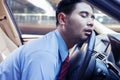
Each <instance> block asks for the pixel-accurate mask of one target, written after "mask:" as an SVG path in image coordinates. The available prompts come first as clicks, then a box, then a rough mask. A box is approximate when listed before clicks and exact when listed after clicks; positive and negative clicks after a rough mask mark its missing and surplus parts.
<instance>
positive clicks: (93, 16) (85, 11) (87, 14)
mask: <svg viewBox="0 0 120 80" xmlns="http://www.w3.org/2000/svg"><path fill="white" fill-rule="evenodd" d="M83 13H85V14H87V15H89V13H88V12H87V11H81V12H80V14H83ZM91 18H93V19H95V16H94V15H93V14H92V16H91Z"/></svg>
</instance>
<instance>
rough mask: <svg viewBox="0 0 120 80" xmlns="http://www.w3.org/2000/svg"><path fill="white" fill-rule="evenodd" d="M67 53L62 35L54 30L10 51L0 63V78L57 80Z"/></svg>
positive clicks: (6, 79)
mask: <svg viewBox="0 0 120 80" xmlns="http://www.w3.org/2000/svg"><path fill="white" fill-rule="evenodd" d="M67 55H68V48H67V46H66V44H65V42H64V40H63V38H62V36H61V35H60V33H59V32H58V30H54V31H52V32H50V33H48V34H46V35H45V36H43V37H42V38H39V39H36V40H33V41H30V42H28V43H26V44H25V45H23V46H21V47H19V48H18V49H17V50H15V51H14V52H13V53H11V54H10V55H9V56H8V57H7V58H6V59H5V60H4V61H3V62H2V63H1V64H0V80H57V78H58V77H57V76H58V74H59V70H60V66H61V63H62V62H63V61H64V60H65V58H66V57H67Z"/></svg>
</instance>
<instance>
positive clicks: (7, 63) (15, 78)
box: [0, 47, 22, 80]
mask: <svg viewBox="0 0 120 80" xmlns="http://www.w3.org/2000/svg"><path fill="white" fill-rule="evenodd" d="M21 49H22V47H20V48H18V49H16V50H15V51H13V52H12V53H11V54H9V56H8V57H7V58H6V59H5V60H3V61H2V62H1V63H0V80H20V74H21V72H20V69H19V66H20V65H19V53H20V51H21Z"/></svg>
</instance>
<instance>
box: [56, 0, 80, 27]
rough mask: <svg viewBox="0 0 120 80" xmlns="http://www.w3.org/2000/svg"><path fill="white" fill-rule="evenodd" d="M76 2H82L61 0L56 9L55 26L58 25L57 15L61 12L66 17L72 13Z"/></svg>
mask: <svg viewBox="0 0 120 80" xmlns="http://www.w3.org/2000/svg"><path fill="white" fill-rule="evenodd" d="M78 2H82V1H81V0H61V1H60V2H59V4H58V6H57V8H56V20H57V21H56V24H57V25H58V24H59V22H58V18H57V17H58V14H59V13H60V12H63V13H65V14H67V15H69V14H71V13H72V11H73V10H74V9H75V5H76V4H77V3H78Z"/></svg>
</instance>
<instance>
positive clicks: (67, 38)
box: [58, 28, 83, 49]
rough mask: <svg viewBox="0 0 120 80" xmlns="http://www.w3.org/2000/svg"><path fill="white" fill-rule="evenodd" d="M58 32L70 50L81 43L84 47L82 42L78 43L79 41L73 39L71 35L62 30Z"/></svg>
mask: <svg viewBox="0 0 120 80" xmlns="http://www.w3.org/2000/svg"><path fill="white" fill-rule="evenodd" d="M58 31H59V32H60V34H61V36H62V38H63V39H64V41H65V43H66V45H67V47H68V49H70V48H72V47H73V46H74V45H75V44H77V43H79V44H81V45H82V43H83V42H82V41H81V42H80V41H78V40H77V39H74V38H72V36H69V34H67V33H65V32H64V31H63V30H61V28H58Z"/></svg>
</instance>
